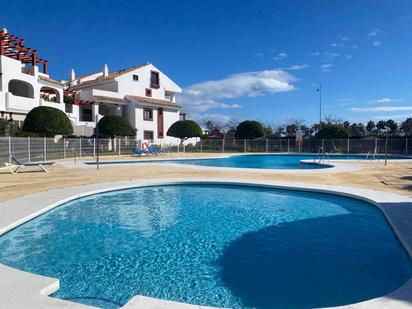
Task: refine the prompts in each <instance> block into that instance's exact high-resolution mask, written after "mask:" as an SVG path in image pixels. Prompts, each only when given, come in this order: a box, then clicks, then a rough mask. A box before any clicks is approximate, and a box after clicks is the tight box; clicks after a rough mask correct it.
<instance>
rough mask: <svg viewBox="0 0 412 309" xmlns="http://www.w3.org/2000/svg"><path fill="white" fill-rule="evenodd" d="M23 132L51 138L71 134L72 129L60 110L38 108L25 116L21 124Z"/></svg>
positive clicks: (45, 107) (46, 107) (44, 107)
mask: <svg viewBox="0 0 412 309" xmlns="http://www.w3.org/2000/svg"><path fill="white" fill-rule="evenodd" d="M23 131H24V132H28V133H34V134H37V135H39V136H47V137H53V136H55V135H70V134H73V127H72V124H71V122H70V120H69V118H68V117H67V115H66V114H65V113H64V112H62V111H61V110H59V109H57V108H53V107H48V106H39V107H35V108H33V109H32V110H31V111H30V112H29V113H28V114H27V116H26V119H25V120H24V123H23Z"/></svg>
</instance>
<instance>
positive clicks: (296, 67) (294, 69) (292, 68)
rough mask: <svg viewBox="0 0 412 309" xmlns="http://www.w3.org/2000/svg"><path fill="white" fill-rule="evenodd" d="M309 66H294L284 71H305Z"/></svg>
mask: <svg viewBox="0 0 412 309" xmlns="http://www.w3.org/2000/svg"><path fill="white" fill-rule="evenodd" d="M308 67H309V66H308V65H307V64H294V65H291V66H289V67H287V68H284V69H283V70H286V71H299V70H303V69H307V68H308Z"/></svg>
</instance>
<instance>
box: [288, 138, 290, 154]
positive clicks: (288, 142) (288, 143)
mask: <svg viewBox="0 0 412 309" xmlns="http://www.w3.org/2000/svg"><path fill="white" fill-rule="evenodd" d="M289 150H290V142H289V139H288V153H289Z"/></svg>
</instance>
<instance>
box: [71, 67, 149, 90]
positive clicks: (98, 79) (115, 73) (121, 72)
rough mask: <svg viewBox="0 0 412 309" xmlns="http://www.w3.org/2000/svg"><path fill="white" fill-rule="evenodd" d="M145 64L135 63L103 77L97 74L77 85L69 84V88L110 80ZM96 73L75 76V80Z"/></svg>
mask: <svg viewBox="0 0 412 309" xmlns="http://www.w3.org/2000/svg"><path fill="white" fill-rule="evenodd" d="M146 65H148V64H143V65H137V66H134V67H130V68H127V69H122V70H118V71H113V72H109V76H107V77H104V76H103V75H100V76H98V77H97V78H96V79H92V80H88V81H85V82H83V83H80V84H77V85H73V86H71V87H70V88H73V89H75V88H76V87H82V86H83V85H89V84H94V83H96V82H100V81H105V80H111V79H114V78H116V77H118V76H120V75H123V74H126V73H128V72H131V71H133V70H136V69H139V68H142V67H144V66H146ZM96 73H99V72H96ZM96 73H92V74H88V75H83V76H81V77H78V78H76V80H79V79H81V78H84V77H87V76H90V75H93V74H96Z"/></svg>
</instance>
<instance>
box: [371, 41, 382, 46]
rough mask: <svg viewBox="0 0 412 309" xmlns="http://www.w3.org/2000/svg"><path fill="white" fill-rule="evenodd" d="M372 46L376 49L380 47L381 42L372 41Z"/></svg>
mask: <svg viewBox="0 0 412 309" xmlns="http://www.w3.org/2000/svg"><path fill="white" fill-rule="evenodd" d="M372 45H373V46H375V47H378V46H382V42H381V41H373V44H372Z"/></svg>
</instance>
